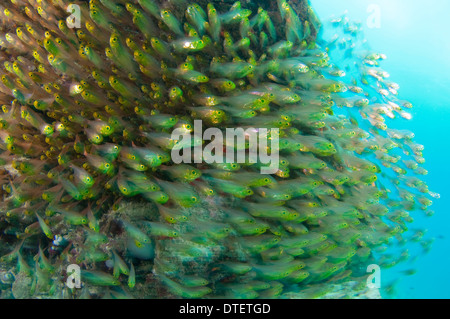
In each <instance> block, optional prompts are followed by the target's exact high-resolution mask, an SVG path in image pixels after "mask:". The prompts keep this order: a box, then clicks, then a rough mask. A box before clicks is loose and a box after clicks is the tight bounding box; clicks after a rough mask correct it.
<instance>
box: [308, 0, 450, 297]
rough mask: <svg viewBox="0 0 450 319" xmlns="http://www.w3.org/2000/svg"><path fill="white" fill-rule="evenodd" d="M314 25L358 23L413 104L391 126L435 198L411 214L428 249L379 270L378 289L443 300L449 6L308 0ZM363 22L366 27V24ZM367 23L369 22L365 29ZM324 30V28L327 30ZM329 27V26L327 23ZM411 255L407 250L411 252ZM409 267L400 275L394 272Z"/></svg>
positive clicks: (449, 236)
mask: <svg viewBox="0 0 450 319" xmlns="http://www.w3.org/2000/svg"><path fill="white" fill-rule="evenodd" d="M310 2H311V5H312V6H313V8H314V9H315V10H316V12H317V13H318V16H319V18H320V19H321V20H323V21H325V20H328V19H329V18H330V17H331V16H332V15H334V16H335V17H337V16H340V15H342V14H343V13H344V11H346V10H347V11H348V13H347V16H348V17H349V18H350V20H353V21H355V20H356V21H360V22H362V23H363V27H364V35H365V37H366V38H367V40H368V42H369V44H370V47H371V48H372V49H373V50H374V51H376V52H381V53H384V54H386V55H387V57H388V59H387V60H385V61H383V62H382V65H381V67H382V68H383V69H384V70H386V71H387V72H388V73H390V75H391V78H390V80H391V81H393V82H396V83H398V84H399V85H400V90H399V94H400V95H399V96H400V98H401V99H405V100H409V101H410V102H411V103H413V105H414V108H413V109H412V114H413V116H414V117H413V119H412V120H411V121H404V120H400V121H395V122H396V127H395V128H407V129H409V130H411V131H413V132H414V133H415V134H416V138H415V140H416V142H417V143H420V144H423V145H425V151H424V156H425V158H426V160H427V162H426V164H425V166H424V167H425V168H426V169H427V170H428V171H429V172H430V173H429V175H427V176H425V177H424V178H423V180H424V181H426V182H427V184H428V186H429V188H430V190H432V191H434V192H437V193H440V194H441V198H440V199H438V200H435V201H434V205H433V206H432V207H431V208H432V209H433V210H434V211H435V212H436V214H435V215H434V216H433V217H431V218H424V217H421V216H420V215H419V214H417V218H416V216H414V215H413V217H415V222H414V224H413V225H412V226H411V227H413V228H414V227H417V228H426V229H428V233H427V238H431V237H434V238H436V241H435V242H434V245H433V248H432V250H431V252H430V253H428V254H427V255H421V256H420V257H419V258H418V259H417V261H415V262H414V263H412V264H404V265H403V264H400V265H398V266H397V267H394V268H391V269H382V275H381V286H382V288H386V287H387V286H388V285H389V284H390V283H392V282H393V281H395V282H396V285H395V290H394V291H395V293H394V294H392V295H391V294H387V293H383V297H385V298H450V289H448V287H449V286H450V276H448V272H449V271H450V231H449V229H450V214H449V210H450V209H449V207H450V188H449V186H448V184H449V181H450V160H449V158H450V143H449V141H450V138H449V137H448V132H449V131H450V94H449V93H450V37H449V36H448V34H449V32H450V19H448V17H449V12H450V1H448V0H430V1H419V0H343V1H331V0H310ZM371 5H376V6H378V7H377V8H379V13H380V15H379V18H380V19H379V22H380V25H379V27H372V28H370V27H369V26H370V21H373V20H370V18H371V17H372V16H371V14H373V13H374V11H370V12H368V8H370V6H371ZM368 21H369V24H368V23H367V22H368ZM372 25H373V24H372ZM326 27H327V26H326ZM328 27H329V26H328ZM413 254H414V251H411V255H413ZM411 268H414V269H416V270H417V273H416V274H414V275H412V276H406V275H404V274H402V273H401V272H400V271H401V270H405V269H411Z"/></svg>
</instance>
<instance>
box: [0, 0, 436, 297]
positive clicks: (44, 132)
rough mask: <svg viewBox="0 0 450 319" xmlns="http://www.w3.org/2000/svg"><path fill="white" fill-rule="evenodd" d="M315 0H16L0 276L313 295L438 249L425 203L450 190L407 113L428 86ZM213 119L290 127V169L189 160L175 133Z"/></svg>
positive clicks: (285, 130)
mask: <svg viewBox="0 0 450 319" xmlns="http://www.w3.org/2000/svg"><path fill="white" fill-rule="evenodd" d="M298 2H299V3H301V5H300V6H294V4H292V3H291V1H286V0H278V1H276V4H275V5H273V4H274V3H275V2H272V6H269V7H267V5H266V6H264V2H262V3H261V7H259V8H258V9H257V10H254V9H253V10H252V9H249V8H246V7H245V6H244V4H241V3H240V2H239V1H238V2H235V3H234V4H229V5H227V6H226V8H225V7H222V6H221V7H219V6H217V5H216V6H215V5H214V4H213V3H208V4H207V5H204V6H202V5H200V4H197V3H195V2H191V1H183V0H177V1H161V2H160V1H156V0H128V1H127V0H90V1H67V0H49V1H44V0H7V1H4V2H2V4H0V62H1V66H0V77H1V82H0V105H1V106H2V113H1V114H0V181H1V185H2V187H1V190H0V196H1V198H2V199H1V203H0V231H1V234H0V256H1V257H0V270H1V276H0V290H1V291H5V290H7V289H8V287H10V286H11V285H12V284H13V283H14V278H15V277H17V276H18V275H19V274H21V275H24V276H27V277H29V278H31V281H30V287H29V290H30V296H31V297H33V296H37V295H39V293H41V294H42V293H45V294H47V295H48V296H57V297H60V298H83V297H91V298H98V297H104V298H121V297H122V298H132V297H139V298H145V297H149V296H153V297H154V296H156V297H162V296H167V295H170V296H174V297H178V298H211V297H224V298H290V297H292V296H293V294H294V295H295V294H296V293H302V292H304V293H305V294H304V295H303V296H305V297H310V298H316V297H320V296H322V295H324V294H326V293H327V292H328V291H327V289H323V288H321V289H318V288H316V286H315V285H316V284H321V285H320V287H324V285H323V283H329V286H330V287H332V284H333V283H339V282H342V281H349V280H356V279H357V278H360V279H361V278H366V276H367V273H366V272H365V268H364V267H367V265H368V264H373V263H376V264H379V265H380V266H381V267H382V268H383V267H392V266H394V265H396V264H398V263H400V262H405V261H408V260H409V259H410V258H411V257H412V256H410V255H409V251H408V245H409V243H419V244H420V245H422V246H423V249H424V251H427V250H429V249H430V246H431V244H432V239H426V237H425V236H426V230H425V229H420V227H419V228H418V227H417V226H416V225H415V224H414V223H412V222H413V220H414V216H415V214H420V213H421V212H422V213H423V214H426V215H427V216H431V215H432V214H433V211H431V210H430V206H431V204H432V200H433V199H434V198H438V197H439V195H438V194H437V193H434V192H431V191H430V190H429V189H428V187H427V185H426V183H425V182H424V181H422V180H421V178H420V177H421V176H422V175H425V174H427V170H426V169H425V168H424V167H423V164H424V162H425V160H424V158H423V149H424V147H423V146H422V145H420V144H417V143H415V142H414V134H413V133H412V132H410V131H406V130H397V129H395V128H391V124H392V126H393V127H394V126H395V121H397V120H401V119H406V120H408V119H410V118H411V114H410V113H409V112H408V111H409V109H410V108H411V107H412V105H411V103H409V102H407V101H402V100H400V99H399V98H398V92H397V91H398V85H397V84H396V83H393V82H390V81H389V79H388V77H389V74H388V73H387V72H386V71H384V70H382V69H381V68H380V63H381V61H382V60H383V59H385V58H386V57H385V56H384V55H383V54H380V53H374V52H370V51H364V50H359V51H358V50H357V48H358V46H357V43H360V42H363V39H362V36H361V33H360V29H361V28H360V26H359V25H357V24H354V23H351V22H349V21H348V19H346V18H345V17H340V18H336V19H334V20H333V21H331V27H333V28H335V29H336V32H337V34H339V35H337V36H336V37H335V38H334V39H333V40H331V41H326V42H325V41H320V39H319V38H316V34H317V30H319V29H320V28H321V22H320V21H319V19H318V18H317V17H316V15H315V14H314V11H313V9H312V8H311V6H310V5H309V4H308V2H307V1H303V0H301V1H298ZM73 4H75V5H77V7H75V8H73V6H72V9H73V11H72V12H76V10H77V8H79V9H80V10H79V13H80V19H81V25H80V27H79V28H76V27H75V28H71V27H69V22H68V21H67V20H66V18H67V17H68V16H69V15H70V12H69V13H68V12H67V7H68V6H69V5H73ZM295 8H303V10H304V12H302V14H301V15H300V14H299V13H300V12H297V11H296V10H299V9H295ZM304 17H307V18H304ZM361 46H363V44H361ZM333 55H341V56H342V57H343V60H344V61H347V64H346V65H342V66H341V65H339V66H337V65H336V64H334V63H333ZM355 61H356V62H355ZM196 119H200V120H202V121H203V125H204V127H205V128H207V127H219V128H222V129H225V128H236V127H242V128H249V127H258V128H279V130H280V142H279V149H280V158H279V170H278V171H277V173H276V174H273V175H262V174H260V168H261V166H262V165H263V164H262V163H259V162H258V163H250V162H248V163H223V164H220V163H215V164H206V163H193V164H189V163H185V164H178V165H175V164H174V163H173V162H172V161H171V157H170V154H171V150H172V149H173V148H174V147H175V146H177V145H178V146H179V147H183V146H180V145H179V141H177V140H174V139H173V138H172V136H171V132H172V131H173V130H174V129H182V130H184V131H185V132H187V133H190V132H192V131H193V121H194V120H196ZM185 147H186V146H185ZM226 147H227V145H224V149H226ZM228 147H230V146H229V145H228ZM269 151H270V150H269ZM132 203H134V204H132ZM140 204H142V205H144V206H143V207H144V209H141V210H137V209H133V207H134V206H132V205H140ZM411 223H412V224H411ZM410 224H411V226H412V228H411V229H412V230H413V231H412V234H411V229H410V228H409V227H410ZM393 245H398V246H401V247H404V250H403V253H401V255H399V256H395V255H392V254H389V253H388V252H387V253H386V254H383V252H384V251H385V250H387V251H388V248H389V246H393ZM375 256H378V257H377V258H375ZM70 264H77V265H79V266H80V268H81V282H82V287H83V288H82V289H68V288H67V287H66V283H65V278H66V277H67V276H64V273H65V271H66V268H67V266H68V265H70ZM362 268H364V269H363V270H362V271H361V269H362ZM360 281H361V282H363V283H365V282H364V279H362V280H360ZM326 286H327V285H325V287H326ZM92 287H94V288H95V289H92ZM317 287H318V286H317ZM156 288H158V291H157V292H155V291H154V290H155V289H156ZM360 288H361V289H364V286H361V287H360ZM152 289H153V292H152V293H149V291H151V290H152ZM155 294H156V295H155ZM5 296H6V297H7V296H8V295H4V294H2V297H5Z"/></svg>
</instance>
